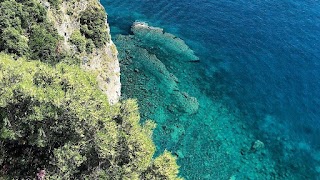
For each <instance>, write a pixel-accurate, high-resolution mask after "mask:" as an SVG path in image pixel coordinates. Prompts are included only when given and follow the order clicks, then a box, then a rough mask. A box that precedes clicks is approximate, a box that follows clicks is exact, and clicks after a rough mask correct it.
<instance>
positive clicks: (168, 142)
mask: <svg viewBox="0 0 320 180" xmlns="http://www.w3.org/2000/svg"><path fill="white" fill-rule="evenodd" d="M115 43H116V45H117V47H118V50H119V58H120V63H121V71H122V76H121V78H122V79H121V81H122V84H123V95H124V96H123V98H137V99H138V102H139V106H140V111H141V116H142V119H143V120H146V119H153V120H154V121H156V123H157V128H156V130H155V132H154V136H153V138H154V141H155V143H156V145H157V150H158V151H159V152H162V151H163V150H164V149H168V150H170V151H171V152H173V153H174V154H175V155H176V156H178V157H179V160H178V162H179V165H180V166H181V169H180V170H181V175H182V176H184V177H185V178H186V179H216V178H217V177H218V179H247V178H249V179H273V178H276V179H279V178H280V179H281V178H284V179H286V178H288V179H292V178H293V175H292V174H291V173H290V169H289V168H288V169H286V167H283V168H284V169H282V170H281V171H279V164H277V162H276V161H275V160H274V159H273V158H272V153H271V152H269V150H268V148H266V146H268V144H267V142H262V141H261V140H259V139H258V137H256V136H255V135H254V133H253V132H254V131H251V130H250V126H249V125H247V124H246V123H244V122H245V121H243V119H244V118H245V116H243V115H242V114H240V112H239V111H238V110H235V109H234V108H229V107H228V105H227V104H225V103H224V101H225V100H221V99H219V98H215V97H214V96H211V95H210V93H206V91H208V90H209V88H210V87H206V83H204V82H203V80H205V79H202V71H201V69H202V67H201V59H199V58H198V57H197V56H195V55H194V52H193V51H192V50H191V49H190V48H189V47H188V46H187V45H186V44H185V43H184V42H183V40H181V39H180V38H178V37H175V36H174V35H172V34H169V33H165V32H163V30H162V29H160V28H155V27H150V26H148V25H147V24H142V23H136V24H135V25H133V26H132V35H119V36H117V37H116V38H115ZM199 61H200V62H199ZM280 166H281V165H280ZM300 170H301V171H304V170H303V169H300Z"/></svg>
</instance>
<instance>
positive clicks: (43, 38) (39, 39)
mask: <svg viewBox="0 0 320 180" xmlns="http://www.w3.org/2000/svg"><path fill="white" fill-rule="evenodd" d="M61 39H62V38H61V37H60V36H59V35H58V33H57V32H56V30H54V29H52V28H51V27H50V25H49V24H40V25H35V26H33V27H32V30H31V35H30V40H29V47H30V49H31V58H32V59H40V60H41V61H43V62H46V63H50V64H56V63H58V62H59V61H60V59H61V57H60V56H61V55H62V53H63V52H62V49H61V47H60V46H61V44H60V43H61Z"/></svg>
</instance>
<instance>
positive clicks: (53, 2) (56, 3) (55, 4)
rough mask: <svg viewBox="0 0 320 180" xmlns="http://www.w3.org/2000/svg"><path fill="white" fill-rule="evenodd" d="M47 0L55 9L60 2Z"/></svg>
mask: <svg viewBox="0 0 320 180" xmlns="http://www.w3.org/2000/svg"><path fill="white" fill-rule="evenodd" d="M48 1H49V3H50V4H51V5H52V6H53V7H54V8H56V9H58V8H59V6H60V4H61V3H62V0H48Z"/></svg>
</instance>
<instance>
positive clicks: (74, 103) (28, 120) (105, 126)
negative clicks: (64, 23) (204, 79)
mask: <svg viewBox="0 0 320 180" xmlns="http://www.w3.org/2000/svg"><path fill="white" fill-rule="evenodd" d="M139 120H140V115H139V112H138V106H137V103H136V101H135V100H127V101H125V102H123V103H121V104H116V105H114V106H110V105H109V103H108V101H107V97H106V96H105V95H104V94H103V93H102V92H101V91H100V90H99V88H98V84H97V82H96V78H95V77H94V76H92V75H90V74H88V73H85V72H83V71H82V70H81V69H80V68H78V67H76V66H69V65H66V64H63V63H60V64H57V65H56V66H55V67H50V66H48V65H46V64H44V63H41V62H39V61H31V62H27V61H25V60H23V59H18V60H16V61H14V60H12V59H11V58H9V57H8V56H6V55H3V54H2V55H1V54H0V127H1V129H0V147H1V148H0V167H5V170H4V169H1V170H0V177H8V178H10V179H12V178H16V179H20V178H22V177H23V178H27V177H28V178H33V177H34V175H35V173H36V172H37V171H38V169H46V172H47V175H46V177H47V178H49V179H143V178H144V179H145V178H149V177H154V178H155V179H163V178H164V179H177V178H178V177H177V169H178V166H177V165H176V162H175V158H174V157H173V156H172V155H171V154H170V153H168V152H165V153H164V154H163V155H162V156H159V157H158V158H156V159H153V158H152V156H153V154H154V151H155V146H154V144H153V142H152V140H151V135H152V129H153V128H154V127H155V124H154V123H152V122H151V121H147V122H146V123H145V124H144V125H143V126H141V125H140V124H139Z"/></svg>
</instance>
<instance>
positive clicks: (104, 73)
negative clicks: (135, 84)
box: [41, 0, 121, 105]
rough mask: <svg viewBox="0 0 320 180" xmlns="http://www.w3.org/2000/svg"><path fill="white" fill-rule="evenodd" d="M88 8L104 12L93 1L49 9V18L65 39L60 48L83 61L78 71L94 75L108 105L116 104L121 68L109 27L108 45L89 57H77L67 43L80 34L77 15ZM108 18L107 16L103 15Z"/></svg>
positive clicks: (72, 0)
mask: <svg viewBox="0 0 320 180" xmlns="http://www.w3.org/2000/svg"><path fill="white" fill-rule="evenodd" d="M41 3H42V4H47V3H48V2H47V1H46V0H41ZM89 6H95V7H96V8H98V9H103V6H102V5H101V4H100V3H99V1H96V0H70V1H63V2H62V4H61V5H60V6H59V8H60V9H54V8H51V7H47V8H48V17H49V18H50V19H51V20H52V21H53V23H54V25H55V27H56V29H57V31H58V33H59V34H60V35H61V36H62V37H64V43H63V48H64V49H65V50H67V51H69V52H70V53H71V54H72V55H75V56H76V57H78V58H79V59H80V60H81V61H82V65H81V67H82V68H83V69H85V70H87V71H89V72H91V73H92V74H95V75H97V80H98V84H99V87H100V89H101V90H102V91H103V92H104V93H105V94H106V95H107V97H108V100H109V103H110V104H111V105H112V104H115V103H117V102H118V101H119V99H120V96H121V83H120V65H119V60H118V58H117V56H118V51H117V48H116V46H115V45H114V43H113V42H112V40H111V36H110V28H109V25H108V23H107V22H106V23H105V25H106V27H107V36H108V37H107V39H108V42H107V43H106V44H104V45H103V46H102V47H99V48H94V49H93V50H92V52H91V53H88V52H85V51H84V52H81V53H76V48H75V47H74V45H73V44H71V43H70V42H69V39H70V37H71V35H72V33H74V32H75V31H79V30H80V14H81V12H83V11H85V10H86V9H87V8H88V7H89ZM106 16H107V15H106Z"/></svg>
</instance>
